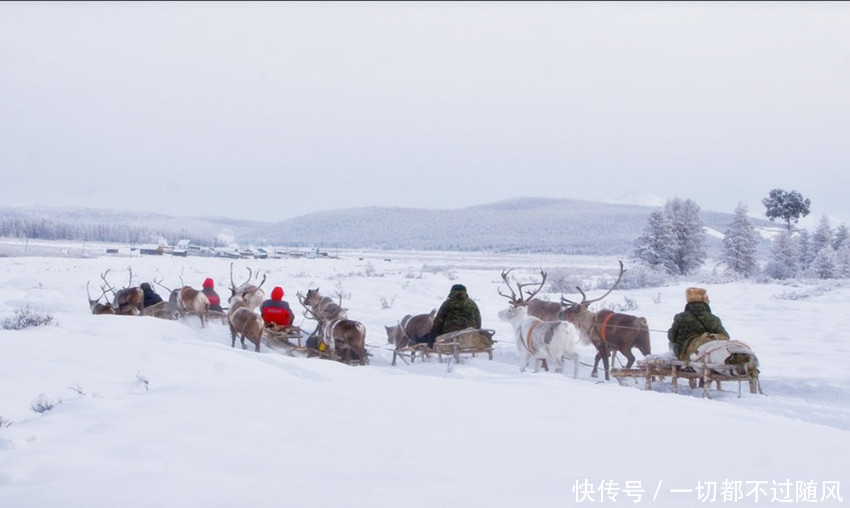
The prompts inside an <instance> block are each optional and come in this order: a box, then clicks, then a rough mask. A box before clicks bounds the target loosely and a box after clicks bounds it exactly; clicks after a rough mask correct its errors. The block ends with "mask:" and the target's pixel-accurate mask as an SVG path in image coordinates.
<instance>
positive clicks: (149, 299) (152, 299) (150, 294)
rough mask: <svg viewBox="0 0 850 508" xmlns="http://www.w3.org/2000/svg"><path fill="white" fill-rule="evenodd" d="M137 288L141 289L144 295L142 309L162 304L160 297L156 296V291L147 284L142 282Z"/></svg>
mask: <svg viewBox="0 0 850 508" xmlns="http://www.w3.org/2000/svg"><path fill="white" fill-rule="evenodd" d="M139 287H140V288H142V293H144V295H145V301H144V303H143V304H142V306H143V307H150V306H152V305H156V304H158V303H160V302H162V297H161V296H159V295H158V294H156V291H154V290H153V288H152V287H151V285H150V284H148V283H147V282H142V284H141V285H140V286H139Z"/></svg>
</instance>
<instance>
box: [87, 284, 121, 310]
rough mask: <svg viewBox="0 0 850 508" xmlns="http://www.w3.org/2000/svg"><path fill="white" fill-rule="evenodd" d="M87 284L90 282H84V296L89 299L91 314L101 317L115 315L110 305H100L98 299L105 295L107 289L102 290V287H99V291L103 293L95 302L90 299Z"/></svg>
mask: <svg viewBox="0 0 850 508" xmlns="http://www.w3.org/2000/svg"><path fill="white" fill-rule="evenodd" d="M89 284H91V281H88V282H86V294H87V295H88V297H89V308H90V309H91V313H92V314H96V315H102V314H115V309H114V308H112V305H108V304H105V303H100V299H101V298H103V296H104V295H106V292H107V291H108V289H104V288H103V286H101V287H100V289H101V291H103V292H102V293H101V294H100V296H98V297H97V299H96V300H92V299H91V293H90V292H89Z"/></svg>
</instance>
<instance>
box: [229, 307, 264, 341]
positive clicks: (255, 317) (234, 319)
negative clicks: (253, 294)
mask: <svg viewBox="0 0 850 508" xmlns="http://www.w3.org/2000/svg"><path fill="white" fill-rule="evenodd" d="M227 321H228V323H229V324H230V338H231V343H230V347H236V336H237V335H238V336H239V341H240V342H241V343H242V349H245V338H246V337H247V338H248V340H250V341H251V342H252V343H253V344H254V351H256V352H257V353H259V352H260V339H261V338H262V337H263V330H264V329H265V323H263V318H261V317H260V316H259V314H257V313H256V312H254V311H253V310H251V309H250V308H248V306H247V305H246V304H245V301H244V300H242V299H241V298H238V297H237V298H232V299H231V301H230V310H229V311H228V312H227Z"/></svg>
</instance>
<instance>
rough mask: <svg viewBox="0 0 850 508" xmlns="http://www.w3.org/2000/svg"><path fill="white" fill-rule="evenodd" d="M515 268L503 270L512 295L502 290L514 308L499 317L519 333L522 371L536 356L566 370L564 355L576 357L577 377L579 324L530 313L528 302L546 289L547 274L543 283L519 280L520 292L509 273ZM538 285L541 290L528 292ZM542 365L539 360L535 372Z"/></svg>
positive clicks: (517, 336) (518, 340)
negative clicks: (521, 282)
mask: <svg viewBox="0 0 850 508" xmlns="http://www.w3.org/2000/svg"><path fill="white" fill-rule="evenodd" d="M510 271H511V270H503V271H502V280H503V281H505V284H506V285H507V286H508V289H509V290H510V292H511V294H510V295H506V294H504V293H502V291H501V290H498V293H499V294H500V295H502V296H504V297H505V298H507V299H508V302H509V303H510V307H508V308H507V309H505V310H503V311H500V312H499V319H501V320H502V321H507V322H509V323H510V324H511V326H512V327H513V329H514V332H515V334H516V345H517V351H518V352H519V355H520V365H519V370H520V372H525V370H526V369H527V368H528V363H529V362H530V361H531V359H532V358H534V359H535V360H538V359H539V360H543V361H545V362H546V363H547V364H549V365H553V366H554V369H555V371H556V372H561V373H564V357H568V358H570V359H572V360H573V363H574V367H573V377H577V376H578V354H577V353H576V352H575V351H574V349H575V343H576V339H577V335H578V334H577V332H576V329H575V326H573V325H572V324H571V323H568V322H565V321H543V320H541V319H538V318H536V317H534V316H529V315H528V303H529V301H533V298H534V296H535V295H536V294H537V293H538V292H540V290H541V289H542V288H543V284H544V283H545V282H546V273H545V272H544V271H543V270H541V271H540V274H541V275H542V276H543V280H541V281H540V282H539V283H526V284H520V283H517V291H518V293H519V294H518V295H517V293H515V292H514V290H513V289H512V288H511V284H510V282H509V281H508V274H509V273H510ZM530 285H536V286H537V289H535V290H533V291H526V294H525V295H523V288H524V287H525V286H530ZM537 370H538V366H537V362H536V361H535V364H534V371H535V372H537Z"/></svg>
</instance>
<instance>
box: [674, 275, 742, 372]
mask: <svg viewBox="0 0 850 508" xmlns="http://www.w3.org/2000/svg"><path fill="white" fill-rule="evenodd" d="M685 298H686V299H687V304H686V305H685V310H684V312H680V313H678V314H676V316H675V317H674V318H673V326H671V327H670V330H668V331H667V339H668V340H669V341H670V349H671V350H672V351H673V352H674V353H675V354H676V357H677V358H678V359H680V360H682V361H687V360H688V359H689V358H690V355H691V353H693V352H695V351H696V348H697V347H699V346H700V345H701V344H697V343H695V342H694V339H695V338H697V337H699V336H701V335H703V334H717V335H722V337H720V336H715V337H714V338H715V339H721V340H724V339H726V340H728V339H729V333H728V332H727V331H726V329H725V328H723V323H722V322H721V321H720V318H719V317H717V316H715V315H714V314H712V313H711V307H709V306H708V293H706V291H705V289H702V288H688V289H686V290H685ZM703 343H704V342H703Z"/></svg>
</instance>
